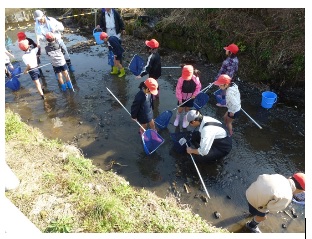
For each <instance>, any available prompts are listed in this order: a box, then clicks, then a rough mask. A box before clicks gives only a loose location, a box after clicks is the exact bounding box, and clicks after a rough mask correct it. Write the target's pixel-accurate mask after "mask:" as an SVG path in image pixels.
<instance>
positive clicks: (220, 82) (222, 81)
mask: <svg viewBox="0 0 312 239" xmlns="http://www.w3.org/2000/svg"><path fill="white" fill-rule="evenodd" d="M231 80H232V79H231V77H229V76H228V75H226V74H223V75H220V76H219V78H218V79H217V80H216V81H215V82H214V83H213V84H214V85H225V84H230V83H231Z"/></svg>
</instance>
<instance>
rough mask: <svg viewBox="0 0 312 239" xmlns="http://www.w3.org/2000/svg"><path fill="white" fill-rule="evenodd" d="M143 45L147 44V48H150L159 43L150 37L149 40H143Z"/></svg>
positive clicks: (156, 46) (155, 46)
mask: <svg viewBox="0 0 312 239" xmlns="http://www.w3.org/2000/svg"><path fill="white" fill-rule="evenodd" d="M145 45H147V46H148V47H149V48H152V49H155V48H158V47H159V43H158V41H156V40H155V39H152V40H150V41H145Z"/></svg>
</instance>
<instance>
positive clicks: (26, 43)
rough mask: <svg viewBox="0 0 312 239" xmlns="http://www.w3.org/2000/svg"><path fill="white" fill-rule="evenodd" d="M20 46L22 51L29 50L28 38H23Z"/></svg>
mask: <svg viewBox="0 0 312 239" xmlns="http://www.w3.org/2000/svg"><path fill="white" fill-rule="evenodd" d="M18 47H19V48H20V49H21V50H22V51H27V49H28V48H29V43H28V40H21V41H20V42H19V43H18Z"/></svg>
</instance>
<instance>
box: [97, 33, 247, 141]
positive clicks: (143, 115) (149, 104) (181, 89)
mask: <svg viewBox="0 0 312 239" xmlns="http://www.w3.org/2000/svg"><path fill="white" fill-rule="evenodd" d="M102 34H103V36H105V37H107V34H106V33H105V32H104V33H102ZM103 39H104V40H105V38H103ZM106 39H109V37H107V38H106ZM145 45H146V47H147V50H148V52H149V54H150V55H149V56H148V59H147V63H146V65H145V66H144V67H143V70H142V72H141V73H140V74H139V75H138V76H137V77H136V78H137V79H140V78H141V77H142V76H144V75H147V74H149V78H148V79H147V80H146V81H144V82H141V83H140V85H139V88H140V91H139V92H138V93H137V94H136V96H135V99H134V101H133V104H132V106H131V117H132V119H134V120H138V122H139V123H140V124H142V125H143V127H144V128H145V129H147V124H148V125H149V127H150V128H151V129H153V130H156V127H155V123H154V120H153V108H154V106H153V101H154V100H156V99H157V98H158V97H159V86H158V83H157V80H158V78H159V77H160V76H161V62H160V56H159V53H158V51H157V50H158V47H159V43H158V42H157V41H156V40H155V39H151V40H147V41H145ZM224 49H225V50H226V56H227V58H226V59H225V60H224V62H223V64H222V67H221V68H220V70H219V73H218V75H217V77H216V79H215V82H214V85H217V86H219V88H220V90H222V94H223V95H224V97H223V98H226V101H225V104H224V105H223V106H224V107H227V108H228V110H227V112H226V113H225V115H224V116H223V119H224V123H225V125H226V126H227V128H228V131H229V134H230V135H232V134H233V126H232V123H233V120H234V119H236V118H237V117H238V114H239V112H240V110H241V99H240V92H239V90H238V86H237V85H236V84H235V83H234V82H232V77H233V76H234V75H235V73H236V72H237V70H238V59H237V56H236V54H237V52H238V50H239V48H238V46H237V45H235V44H231V45H229V46H227V47H224ZM120 57H121V58H122V56H120ZM121 58H119V59H121ZM181 68H182V74H181V77H180V78H179V79H178V82H177V85H176V92H175V95H176V98H177V100H178V102H177V105H178V109H177V112H176V118H175V121H174V123H173V124H174V126H176V127H178V126H179V124H180V119H181V118H183V120H182V127H183V128H187V126H188V125H189V122H188V120H187V119H186V114H187V112H188V111H189V110H190V109H191V108H192V107H193V104H194V99H195V97H196V96H197V95H198V94H199V93H200V92H201V91H200V90H201V87H202V85H201V82H200V79H199V74H200V72H199V71H198V70H197V69H195V68H194V66H192V65H185V64H183V65H181ZM155 87H156V89H157V90H155ZM151 95H153V96H154V97H152V96H151ZM155 96H157V97H155ZM217 105H218V106H219V104H217ZM183 113H184V115H183ZM182 115H183V116H182ZM181 116H182V117H181ZM140 132H141V133H142V130H141V129H140Z"/></svg>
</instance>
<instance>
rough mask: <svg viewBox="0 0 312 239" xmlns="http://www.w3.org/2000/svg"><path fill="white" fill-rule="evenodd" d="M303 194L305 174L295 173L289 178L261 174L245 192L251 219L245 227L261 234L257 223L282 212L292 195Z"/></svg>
mask: <svg viewBox="0 0 312 239" xmlns="http://www.w3.org/2000/svg"><path fill="white" fill-rule="evenodd" d="M302 192H305V174H304V173H300V172H298V173H295V174H293V175H292V176H291V177H290V178H286V177H284V176H283V175H280V174H262V175H259V176H258V178H257V180H256V181H255V182H253V183H252V184H251V185H250V186H249V187H248V189H247V190H246V198H247V202H248V206H249V212H250V214H251V215H253V216H254V217H253V219H252V220H251V221H250V222H247V223H246V227H247V228H248V229H249V230H250V231H251V232H254V233H261V230H260V229H259V227H258V226H259V223H260V222H263V221H264V220H266V218H267V214H268V213H270V212H278V211H283V210H284V209H285V208H286V207H287V206H288V205H289V204H290V203H291V201H292V198H293V195H296V194H298V193H302Z"/></svg>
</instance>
